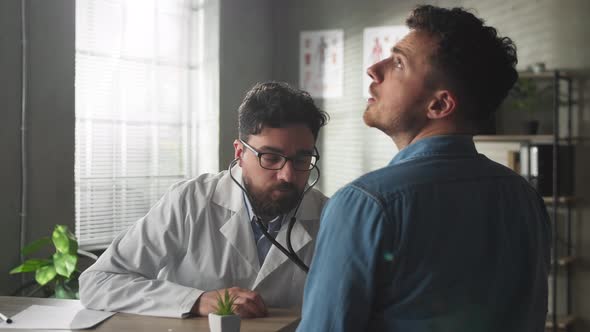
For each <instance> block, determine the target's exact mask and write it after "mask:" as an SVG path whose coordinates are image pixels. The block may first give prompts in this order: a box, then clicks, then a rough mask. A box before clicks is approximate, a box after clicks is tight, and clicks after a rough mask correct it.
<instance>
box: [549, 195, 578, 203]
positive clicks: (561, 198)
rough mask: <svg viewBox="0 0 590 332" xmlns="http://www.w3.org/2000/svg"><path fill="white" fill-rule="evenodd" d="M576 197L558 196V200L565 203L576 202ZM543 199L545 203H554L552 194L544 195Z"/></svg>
mask: <svg viewBox="0 0 590 332" xmlns="http://www.w3.org/2000/svg"><path fill="white" fill-rule="evenodd" d="M575 200H576V199H575V197H574V196H559V197H557V202H558V203H560V204H565V203H569V204H571V203H574V202H575ZM543 201H544V202H545V204H553V203H554V201H553V197H552V196H543Z"/></svg>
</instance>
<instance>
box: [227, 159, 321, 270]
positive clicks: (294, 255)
mask: <svg viewBox="0 0 590 332" xmlns="http://www.w3.org/2000/svg"><path fill="white" fill-rule="evenodd" d="M238 160H240V158H236V159H234V160H232V162H231V163H230V164H229V167H228V172H229V176H230V177H231V179H232V181H234V183H235V184H236V185H238V187H240V189H241V190H242V192H244V194H245V195H246V197H248V200H250V203H252V202H253V200H252V198H251V196H250V194H249V193H248V190H246V188H244V186H242V184H240V182H239V181H238V180H236V179H235V178H234V176H233V174H232V172H231V170H232V168H233V167H234V166H235V165H236V164H237V163H238ZM314 168H315V170H316V171H317V172H318V176H317V178H316V179H315V180H314V181H313V182H312V183H311V184H310V185H309V186H308V187H307V188H305V190H304V191H303V193H301V196H299V203H297V207H295V211H294V212H293V216H292V217H291V220H289V224H288V227H287V247H288V248H289V249H286V248H285V247H283V246H282V245H281V244H280V243H279V242H277V240H275V239H274V238H273V237H272V235H270V233H269V232H268V228H267V227H266V225H264V223H263V222H262V219H261V218H260V217H259V215H258V213H257V212H256V207H255V206H254V205H252V211H253V212H254V217H255V218H254V221H255V222H256V225H258V227H259V228H260V230H261V231H262V234H263V235H264V236H265V237H266V238H267V239H268V240H269V241H270V243H272V244H273V245H274V246H275V247H277V248H278V249H279V250H280V251H281V252H282V253H283V254H285V256H287V258H289V259H290V260H291V261H292V262H293V263H295V264H296V265H297V266H298V267H299V268H300V269H301V270H303V272H305V273H307V272H309V267H308V266H307V265H305V263H304V262H303V261H302V260H301V258H299V256H297V253H296V252H295V250H293V246H292V244H291V231H292V230H293V226H294V225H295V221H296V219H295V215H297V211H298V210H299V206H300V205H301V202H302V201H303V196H305V194H307V192H308V191H309V190H311V188H313V186H315V185H316V183H317V182H318V181H319V179H320V170H319V168H317V167H314Z"/></svg>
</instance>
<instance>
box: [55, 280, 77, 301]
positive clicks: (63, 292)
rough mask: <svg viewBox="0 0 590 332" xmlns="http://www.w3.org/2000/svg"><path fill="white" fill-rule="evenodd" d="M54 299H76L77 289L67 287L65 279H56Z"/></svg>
mask: <svg viewBox="0 0 590 332" xmlns="http://www.w3.org/2000/svg"><path fill="white" fill-rule="evenodd" d="M55 298H56V299H78V291H77V290H75V289H72V288H70V287H69V285H68V283H67V281H65V280H57V281H56V282H55Z"/></svg>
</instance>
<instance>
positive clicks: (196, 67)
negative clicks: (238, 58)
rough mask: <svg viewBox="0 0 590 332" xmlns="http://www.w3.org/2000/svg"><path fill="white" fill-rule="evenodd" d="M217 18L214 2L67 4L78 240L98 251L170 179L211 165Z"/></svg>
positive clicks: (97, 0) (98, 0) (84, 0)
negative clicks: (72, 45) (72, 10)
mask: <svg viewBox="0 0 590 332" xmlns="http://www.w3.org/2000/svg"><path fill="white" fill-rule="evenodd" d="M218 17H219V15H218V5H217V4H216V3H215V1H205V0H201V1H186V0H185V1H183V0H175V1H172V0H161V1H155V0H78V1H76V79H75V84H76V86H75V89H76V165H75V173H76V174H75V190H76V236H77V237H78V240H79V242H80V245H81V247H83V248H85V249H98V248H105V247H106V246H107V245H108V244H109V243H110V242H111V241H112V239H113V238H114V237H115V236H116V235H118V234H119V233H120V232H121V231H123V230H125V229H126V228H127V227H128V226H129V225H130V224H132V223H133V222H135V221H136V220H138V219H139V218H141V217H142V216H143V215H145V213H146V212H147V211H148V210H149V208H150V207H151V205H153V204H154V203H155V202H156V201H157V200H158V199H159V198H160V196H161V195H162V194H163V193H164V192H165V191H166V189H167V188H168V187H169V186H170V185H171V184H173V183H174V182H177V181H179V180H182V179H185V178H188V177H191V176H194V175H196V174H199V173H202V172H213V171H217V170H218V137H219V133H218V128H219V125H218V117H219V116H218V113H219V112H218V108H219V107H218V105H219V104H218V91H217V89H218V88H217V87H218V53H217V50H218V37H217V36H218V31H219V30H218ZM205 45H206V46H207V48H205Z"/></svg>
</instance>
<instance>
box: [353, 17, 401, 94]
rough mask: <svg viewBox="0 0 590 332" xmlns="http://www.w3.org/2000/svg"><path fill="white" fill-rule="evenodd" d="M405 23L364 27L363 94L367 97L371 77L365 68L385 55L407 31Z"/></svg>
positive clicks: (386, 55) (388, 53)
mask: <svg viewBox="0 0 590 332" xmlns="http://www.w3.org/2000/svg"><path fill="white" fill-rule="evenodd" d="M408 31H409V30H408V28H407V27H406V26H405V25H394V26H385V27H372V28H365V30H364V34H363V96H365V97H369V85H370V84H371V78H370V77H369V75H367V68H369V67H370V66H371V65H372V64H374V63H377V62H379V61H381V60H383V59H385V58H387V57H389V55H390V53H391V48H392V47H393V45H395V43H397V42H398V41H399V40H400V39H402V38H403V37H404V36H405V35H406V34H407V33H408Z"/></svg>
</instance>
